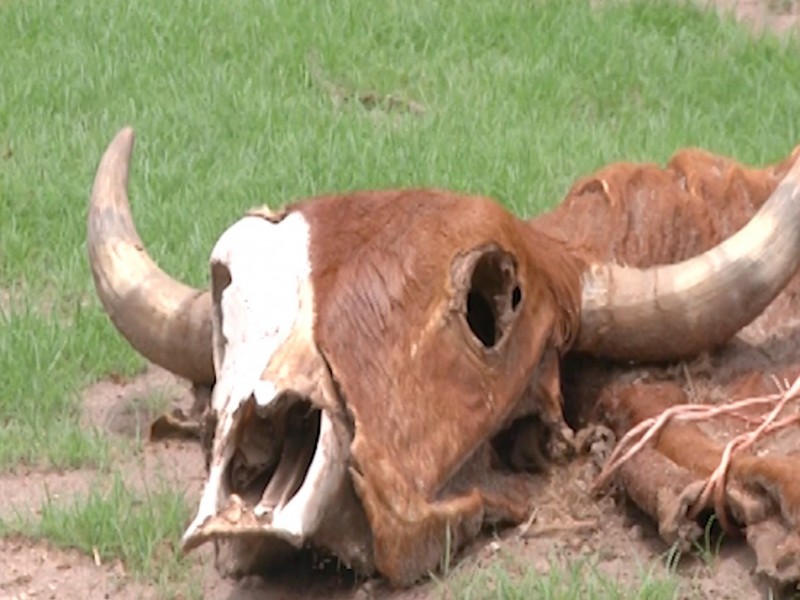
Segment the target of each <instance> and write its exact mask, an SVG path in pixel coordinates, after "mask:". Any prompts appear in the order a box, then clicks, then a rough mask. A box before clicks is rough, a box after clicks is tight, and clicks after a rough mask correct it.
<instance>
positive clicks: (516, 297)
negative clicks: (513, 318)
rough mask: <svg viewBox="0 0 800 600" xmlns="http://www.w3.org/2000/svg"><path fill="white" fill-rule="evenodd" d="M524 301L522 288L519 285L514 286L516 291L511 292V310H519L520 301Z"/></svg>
mask: <svg viewBox="0 0 800 600" xmlns="http://www.w3.org/2000/svg"><path fill="white" fill-rule="evenodd" d="M520 302H522V290H521V289H519V286H518V285H515V286H514V291H513V292H511V310H517V307H518V306H519V303H520Z"/></svg>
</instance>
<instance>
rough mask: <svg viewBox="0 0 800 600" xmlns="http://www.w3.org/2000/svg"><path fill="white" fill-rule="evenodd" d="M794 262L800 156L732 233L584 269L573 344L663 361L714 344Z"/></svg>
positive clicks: (757, 310) (751, 313)
mask: <svg viewBox="0 0 800 600" xmlns="http://www.w3.org/2000/svg"><path fill="white" fill-rule="evenodd" d="M798 266H800V158H798V159H796V160H795V162H794V165H793V166H792V168H791V170H790V171H789V172H788V173H787V174H786V176H785V177H784V178H783V180H782V181H781V182H780V184H779V185H778V187H777V188H776V189H775V191H774V192H773V193H772V195H771V196H770V197H769V199H768V200H767V201H766V202H765V203H764V205H763V206H762V207H761V209H760V210H759V211H758V212H757V213H756V215H755V216H754V217H753V218H752V219H751V220H750V222H749V223H748V224H747V225H745V226H744V227H743V228H742V229H740V230H739V231H738V232H737V233H736V234H734V235H733V236H731V237H730V238H728V239H727V240H725V241H724V242H722V243H721V244H719V245H718V246H716V247H714V248H712V249H711V250H709V251H708V252H705V253H703V254H701V255H699V256H696V257H694V258H691V259H689V260H686V261H683V262H681V263H676V264H673V265H665V266H658V267H652V268H649V269H634V268H627V267H623V266H619V265H611V264H595V265H592V266H591V267H590V268H589V269H588V270H587V271H586V272H585V273H584V275H583V280H582V284H583V289H582V299H581V329H580V333H579V335H578V340H577V342H576V344H575V349H576V350H579V351H584V352H588V353H590V354H594V355H596V356H604V357H607V358H612V359H616V360H635V361H639V362H647V361H667V360H676V359H680V358H686V357H689V356H692V355H696V354H697V353H699V352H701V351H703V350H705V349H708V348H712V347H714V346H717V345H719V344H721V343H723V342H725V341H726V340H728V339H729V338H730V337H731V336H733V335H734V334H735V333H736V332H737V331H739V329H741V328H742V327H744V326H745V325H747V324H748V323H750V321H752V320H753V319H755V318H756V317H757V316H758V315H759V314H761V312H762V311H763V310H764V309H765V308H766V307H767V305H768V304H769V303H770V302H771V301H772V300H773V298H775V296H777V295H778V294H779V293H780V291H781V290H782V289H783V288H784V286H785V285H786V284H787V283H788V281H789V279H791V277H792V276H793V275H794V274H795V272H796V271H797V269H798Z"/></svg>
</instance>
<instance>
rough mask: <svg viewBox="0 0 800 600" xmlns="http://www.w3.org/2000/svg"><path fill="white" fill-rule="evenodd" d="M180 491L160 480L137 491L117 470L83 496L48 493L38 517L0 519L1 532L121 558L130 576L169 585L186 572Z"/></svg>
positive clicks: (186, 512) (103, 558)
mask: <svg viewBox="0 0 800 600" xmlns="http://www.w3.org/2000/svg"><path fill="white" fill-rule="evenodd" d="M189 516H190V515H189V508H188V506H187V505H186V502H185V500H184V497H183V494H182V493H180V492H178V491H175V490H172V489H169V488H168V487H167V486H166V485H162V486H161V487H159V489H156V490H153V491H145V492H144V493H137V492H135V491H134V490H132V489H131V488H129V487H127V486H126V485H125V483H124V482H123V480H122V477H121V475H120V474H119V473H116V474H114V476H113V477H112V479H111V481H110V482H109V483H108V484H106V485H105V486H99V485H95V486H94V488H93V489H92V491H91V492H90V493H89V495H88V497H86V498H79V499H75V500H73V501H72V502H71V503H70V504H67V505H63V504H57V503H55V502H54V501H53V500H52V499H50V498H48V499H47V500H46V501H45V502H44V503H43V504H42V507H41V518H40V519H39V520H38V521H33V520H32V519H31V518H30V517H21V516H17V517H16V518H14V519H12V520H5V521H3V520H2V519H0V535H4V536H5V535H11V534H20V535H24V536H26V537H29V538H31V539H46V540H48V541H49V542H51V543H53V544H55V545H56V546H58V547H61V548H74V549H77V550H79V551H81V552H83V553H85V554H87V555H88V556H90V557H96V559H99V560H101V561H103V562H107V561H112V560H120V561H121V562H122V564H123V565H124V566H125V568H126V570H127V571H128V572H129V573H131V574H132V575H133V576H135V577H137V578H140V579H144V580H147V581H149V582H153V583H156V584H157V585H159V586H167V585H169V584H170V583H171V582H174V581H179V580H182V579H183V578H184V576H185V574H186V568H185V565H184V564H183V563H182V561H181V558H180V549H179V539H180V535H181V533H182V532H183V528H184V527H185V525H186V523H187V522H188V519H189Z"/></svg>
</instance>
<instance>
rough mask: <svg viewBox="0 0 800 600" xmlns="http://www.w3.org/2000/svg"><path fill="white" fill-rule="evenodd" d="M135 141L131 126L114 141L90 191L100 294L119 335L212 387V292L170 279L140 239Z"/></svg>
mask: <svg viewBox="0 0 800 600" xmlns="http://www.w3.org/2000/svg"><path fill="white" fill-rule="evenodd" d="M133 137H134V136H133V129H131V128H129V127H126V128H125V129H123V130H122V131H120V132H119V133H118V134H117V135H116V137H115V138H114V140H113V141H112V142H111V144H109V146H108V148H107V149H106V151H105V154H103V158H102V159H101V161H100V165H99V166H98V168H97V174H96V175H95V179H94V185H93V186H92V196H91V200H90V202H89V217H88V234H87V240H88V243H87V245H88V250H89V263H90V265H91V268H92V275H93V277H94V284H95V288H96V289H97V295H98V296H99V297H100V301H101V302H102V303H103V307H104V308H105V310H106V312H107V313H108V315H109V317H111V320H112V321H113V322H114V325H115V326H116V327H117V329H118V330H119V331H120V333H122V335H124V336H125V338H126V339H127V340H128V341H129V342H130V344H131V346H133V347H134V348H135V349H136V350H137V351H138V352H139V353H141V354H142V355H143V356H144V357H145V358H147V359H149V360H151V361H152V362H154V363H156V364H158V365H161V366H162V367H164V368H165V369H168V370H169V371H172V372H173V373H175V374H177V375H180V376H182V377H186V378H187V379H190V380H191V381H193V382H195V383H206V384H210V383H213V382H214V366H213V362H212V358H211V347H212V346H211V294H210V293H209V292H207V291H205V292H204V291H200V290H195V289H193V288H190V287H187V286H185V285H183V284H182V283H180V282H178V281H175V280H174V279H173V278H171V277H170V276H169V275H167V274H166V273H164V272H163V271H162V270H161V269H159V268H158V266H157V265H156V264H155V263H154V262H153V260H152V259H151V258H150V256H149V255H148V254H147V251H146V250H145V249H144V245H143V244H142V241H141V239H139V234H138V233H137V232H136V227H135V226H134V224H133V218H132V217H131V210H130V206H129V204H128V191H127V189H128V165H129V164H130V158H131V151H132V149H133Z"/></svg>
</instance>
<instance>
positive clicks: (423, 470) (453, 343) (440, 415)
mask: <svg viewBox="0 0 800 600" xmlns="http://www.w3.org/2000/svg"><path fill="white" fill-rule="evenodd" d="M400 204H402V205H403V210H398V205H400ZM343 207H344V208H346V212H343ZM292 209H298V210H300V211H301V212H302V213H303V214H304V216H305V217H306V219H307V220H308V222H309V224H310V226H311V230H312V231H313V236H312V245H311V263H312V268H313V273H314V275H313V279H314V290H315V299H316V307H317V320H316V326H315V339H316V341H317V344H318V347H319V349H320V350H321V352H322V354H323V355H324V356H325V359H326V361H327V362H328V364H329V365H330V368H331V371H332V374H333V377H334V379H335V381H336V382H337V384H338V386H339V389H340V392H341V396H342V398H343V399H344V401H345V403H346V406H347V409H348V410H349V412H350V413H351V415H352V418H353V421H354V429H355V437H354V440H353V443H352V448H351V450H352V467H351V474H352V476H353V479H354V483H355V486H356V490H357V492H358V494H359V496H360V498H361V500H362V502H363V505H364V508H365V510H366V514H367V517H368V519H369V522H370V526H371V529H372V533H373V537H374V553H375V561H376V567H377V568H378V570H380V571H381V572H382V573H383V574H384V575H386V576H387V577H388V578H389V579H390V580H392V581H393V582H395V583H409V582H411V581H413V580H414V579H415V578H417V577H419V576H420V575H421V574H422V573H424V572H425V571H426V570H428V569H431V568H433V567H435V565H436V564H438V562H439V560H440V559H441V558H442V552H443V549H444V547H445V540H446V539H447V537H448V535H449V536H450V539H451V540H452V547H453V548H456V547H458V546H459V545H461V544H462V543H463V542H464V541H466V540H468V539H469V538H471V537H473V536H474V535H475V533H476V532H477V531H478V529H479V527H480V526H481V523H482V522H483V518H484V511H485V509H486V506H485V503H488V504H491V508H492V510H494V511H500V512H501V513H502V507H503V506H504V505H505V504H510V505H514V503H513V502H508V501H507V500H506V501H504V500H503V498H502V496H503V490H500V491H499V492H498V491H497V490H488V489H486V490H481V489H480V481H479V480H478V478H476V479H475V480H474V481H472V482H471V483H470V482H468V483H467V485H464V484H463V482H462V484H461V485H460V486H459V488H460V490H461V492H460V493H449V491H448V490H446V489H443V486H444V485H445V484H446V483H447V482H448V481H449V480H451V479H452V478H453V476H454V475H455V474H456V472H457V471H458V470H459V468H461V467H462V465H463V463H464V462H465V461H466V460H467V459H468V458H469V457H470V456H471V455H473V454H474V453H475V451H476V449H477V448H478V447H479V446H480V445H481V444H485V443H486V442H487V440H488V439H489V438H491V436H493V435H494V434H495V433H496V432H498V431H499V430H500V429H501V427H502V426H504V425H505V424H507V423H508V421H509V419H510V418H511V417H512V416H517V413H519V412H520V407H519V404H520V402H519V401H520V398H523V397H526V396H532V395H535V394H537V393H539V394H541V393H542V390H550V392H551V396H550V397H549V398H547V397H546V398H543V399H541V401H540V403H539V404H540V405H541V404H542V402H543V403H544V406H545V408H544V409H541V408H540V409H539V410H540V411H542V410H543V411H544V412H546V413H549V414H544V415H542V416H543V417H544V418H545V419H546V420H548V421H551V422H552V421H554V420H556V419H558V418H560V417H559V415H560V408H561V407H560V397H558V396H557V394H558V382H557V362H555V361H557V360H558V356H559V353H560V352H561V350H563V349H565V348H566V347H567V346H568V343H569V339H570V334H571V332H574V331H575V328H576V326H577V318H578V310H579V289H578V279H579V278H578V275H579V273H578V270H577V266H576V264H575V263H574V261H572V260H571V257H570V256H569V255H567V254H565V253H564V252H563V250H562V249H561V248H560V246H559V245H558V244H554V243H552V241H551V240H549V239H547V238H546V237H544V236H543V235H541V234H539V233H537V232H536V231H533V232H532V231H531V230H530V229H529V228H528V226H527V225H526V224H525V223H524V222H523V221H520V220H518V219H516V218H515V217H513V216H511V215H509V214H508V213H507V212H506V211H504V210H503V209H502V208H501V207H499V206H498V205H497V204H495V203H494V202H492V201H490V200H487V199H485V198H478V197H472V198H465V197H464V196H458V195H455V194H452V193H449V192H444V191H430V190H425V191H422V190H411V191H387V192H368V193H357V194H351V195H349V196H348V197H347V202H346V203H345V202H342V198H341V197H335V196H331V197H326V198H320V199H315V200H314V202H309V203H307V204H300V205H298V206H295V207H293V208H292ZM290 210H291V209H290ZM455 215H458V218H457V219H456V218H454V216H455ZM487 252H488V255H487V254H486V253H487ZM485 256H490V257H495V259H497V260H499V261H500V262H499V263H496V264H492V265H490V267H491V268H489V269H488V270H487V273H488V272H497V271H498V268H499V270H502V271H503V272H504V273H505V279H507V280H504V281H500V282H498V281H489V280H491V279H492V278H493V277H494V276H489V280H487V281H484V282H483V284H485V285H489V286H490V287H491V286H492V285H495V286H496V285H500V287H503V286H506V287H505V288H504V290H500V289H496V288H492V290H490V293H497V294H499V295H503V294H505V295H506V296H508V295H509V294H510V296H509V297H512V298H513V297H514V294H516V292H514V291H513V289H511V288H508V287H507V286H512V288H513V286H514V285H517V286H518V287H519V290H520V294H519V295H518V296H517V297H516V299H515V300H512V304H516V306H515V307H511V308H510V310H507V311H505V313H504V314H503V316H502V317H501V318H500V320H501V321H503V323H501V324H500V325H499V329H500V332H499V334H500V333H501V334H502V335H499V334H498V337H499V339H498V340H497V341H496V343H495V344H494V345H492V346H491V347H486V345H485V344H483V343H481V341H480V340H479V339H478V338H477V337H476V336H475V334H474V333H473V332H472V330H471V329H470V327H469V325H468V323H467V321H466V320H465V317H464V315H465V314H466V311H467V309H468V307H467V305H466V301H467V295H466V293H467V290H468V289H469V288H470V285H471V279H470V274H471V272H472V269H473V268H474V267H475V264H476V262H475V261H478V263H479V264H480V261H481V260H483V259H482V258H481V257H485ZM500 267H501V268H500ZM475 268H476V271H475V272H476V273H478V272H479V271H480V269H479V268H477V267H475ZM479 278H480V277H479ZM477 285H481V282H480V281H478V282H477ZM501 312H502V311H501ZM548 365H549V366H548ZM537 369H538V371H537ZM536 373H540V374H542V373H544V374H546V375H548V376H550V377H551V378H556V379H554V380H553V381H552V382H544V381H537V377H536ZM532 374H533V375H534V376H533V377H532ZM531 379H533V381H531ZM540 379H541V378H540ZM529 386H530V387H529ZM537 386H538V387H537ZM552 394H555V395H556V396H555V397H553V396H552ZM545 395H546V394H545ZM536 406H537V405H536V403H534V402H533V401H530V402H529V404H528V405H527V410H528V411H529V412H534V411H535V410H536ZM512 411H516V413H515V414H514V415H512ZM478 472H479V470H476V474H477V473H478ZM511 492H512V490H511V489H509V491H508V493H511ZM498 494H499V497H498ZM519 514H520V509H519V507H517V508H516V511H515V512H514V514H506V515H503V514H500V515H499V516H500V517H501V518H502V517H503V516H505V517H506V518H519ZM496 516H497V515H496Z"/></svg>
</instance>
